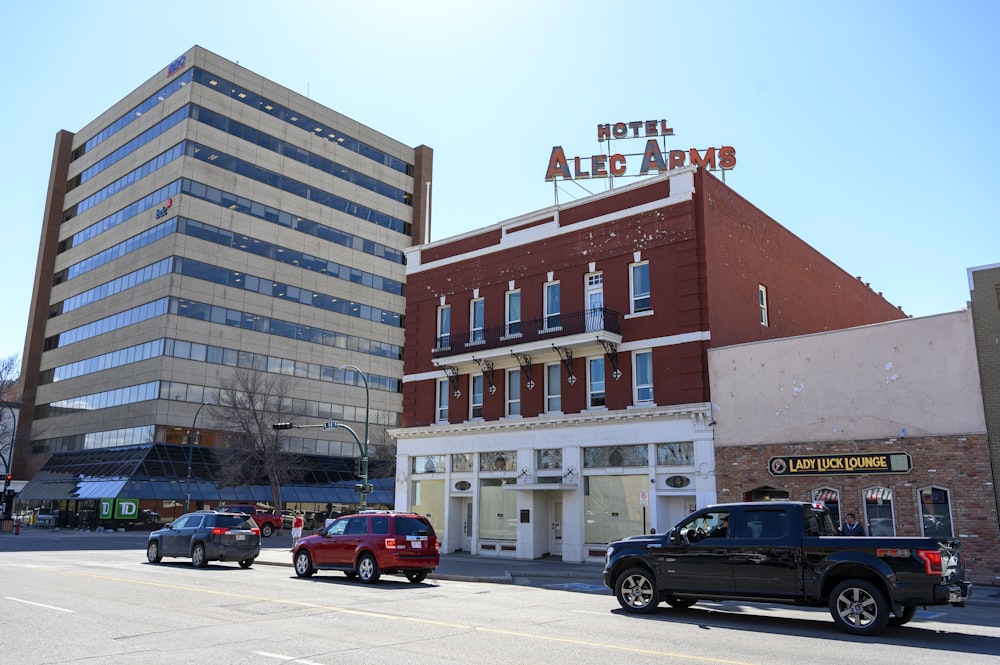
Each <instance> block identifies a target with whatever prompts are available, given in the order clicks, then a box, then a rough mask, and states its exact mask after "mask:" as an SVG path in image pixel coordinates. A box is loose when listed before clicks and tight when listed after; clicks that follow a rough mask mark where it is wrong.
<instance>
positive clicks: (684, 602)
mask: <svg viewBox="0 0 1000 665" xmlns="http://www.w3.org/2000/svg"><path fill="white" fill-rule="evenodd" d="M663 600H665V601H667V605H670V607H673V608H674V609H677V610H686V609H687V608H689V607H691V606H692V605H694V604H695V603H697V602H698V599H697V598H678V597H677V596H674V595H672V594H669V593H668V594H667V595H666V596H664V597H663Z"/></svg>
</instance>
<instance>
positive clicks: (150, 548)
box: [146, 510, 260, 568]
mask: <svg viewBox="0 0 1000 665" xmlns="http://www.w3.org/2000/svg"><path fill="white" fill-rule="evenodd" d="M258 555H260V529H259V528H258V527H257V523H256V522H254V521H253V518H252V517H250V515H247V514H244V513H230V512H224V511H221V510H199V511H196V512H193V513H186V514H184V515H181V516H180V517H178V518H177V519H175V520H174V521H173V522H171V523H170V524H167V525H166V526H165V527H164V528H162V529H158V530H156V531H153V532H152V533H150V534H149V540H148V541H147V543H146V559H147V560H148V561H149V562H150V563H159V562H160V561H161V560H162V559H163V557H165V556H166V557H191V565H193V566H194V567H195V568H204V567H205V566H206V565H208V562H209V561H238V562H239V564H240V566H241V567H243V568H249V567H250V566H252V565H253V561H254V559H256V558H257V556H258Z"/></svg>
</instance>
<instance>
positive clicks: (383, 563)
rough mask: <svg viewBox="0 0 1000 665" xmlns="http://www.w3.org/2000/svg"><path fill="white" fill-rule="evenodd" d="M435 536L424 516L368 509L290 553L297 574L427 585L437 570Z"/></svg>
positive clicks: (304, 541) (335, 522)
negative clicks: (392, 578)
mask: <svg viewBox="0 0 1000 665" xmlns="http://www.w3.org/2000/svg"><path fill="white" fill-rule="evenodd" d="M440 560H441V555H440V553H439V551H438V540H437V534H435V533H434V527H433V526H431V523H430V522H429V521H428V520H427V518H426V517H424V516H423V515H417V514H415V513H398V512H392V511H380V510H368V511H363V512H360V513H357V514H353V515H342V516H341V517H338V518H337V519H334V520H331V521H330V522H329V524H327V525H326V526H324V527H323V528H321V529H320V530H319V531H317V532H316V533H315V534H314V535H312V536H306V537H305V538H302V539H301V540H299V542H298V544H297V545H296V547H295V550H294V552H293V553H292V563H293V565H294V567H295V574H296V575H298V576H299V577H309V576H311V575H312V574H313V573H315V572H316V571H317V570H339V571H341V572H343V573H344V574H346V575H347V576H348V577H358V578H359V579H360V580H361V581H362V582H364V583H365V584H374V583H376V582H378V580H379V577H380V576H381V575H382V574H399V575H405V576H406V579H408V580H409V581H410V582H412V583H414V584H417V583H419V582H423V581H424V580H425V579H426V578H427V575H428V573H430V572H431V571H433V570H434V569H435V568H437V567H438V564H439V563H440Z"/></svg>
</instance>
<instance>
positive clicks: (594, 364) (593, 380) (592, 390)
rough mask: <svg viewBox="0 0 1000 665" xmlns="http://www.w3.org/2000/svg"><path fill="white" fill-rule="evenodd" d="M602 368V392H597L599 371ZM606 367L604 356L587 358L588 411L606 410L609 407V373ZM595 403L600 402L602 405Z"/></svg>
mask: <svg viewBox="0 0 1000 665" xmlns="http://www.w3.org/2000/svg"><path fill="white" fill-rule="evenodd" d="M598 368H600V390H596V388H597V386H598V383H597V376H596V375H597V371H596V370H597V369H598ZM605 369H606V368H605V367H604V356H597V357H595V358H587V409H588V410H599V409H606V408H607V405H608V393H607V372H606V371H605ZM595 401H600V404H594V402H595Z"/></svg>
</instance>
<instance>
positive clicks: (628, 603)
mask: <svg viewBox="0 0 1000 665" xmlns="http://www.w3.org/2000/svg"><path fill="white" fill-rule="evenodd" d="M615 598H617V599H618V604H619V605H621V606H622V607H623V608H625V609H626V610H628V611H629V612H635V613H637V614H649V613H650V612H652V611H653V610H655V609H656V606H657V605H659V604H660V597H659V593H658V592H657V590H656V579H655V578H654V577H653V574H652V573H651V572H649V571H648V570H647V569H645V568H629V569H628V570H626V571H625V572H624V573H622V574H621V575H619V576H618V579H617V581H615Z"/></svg>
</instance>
